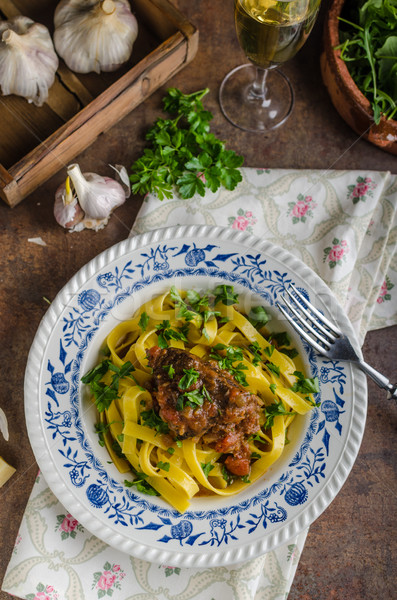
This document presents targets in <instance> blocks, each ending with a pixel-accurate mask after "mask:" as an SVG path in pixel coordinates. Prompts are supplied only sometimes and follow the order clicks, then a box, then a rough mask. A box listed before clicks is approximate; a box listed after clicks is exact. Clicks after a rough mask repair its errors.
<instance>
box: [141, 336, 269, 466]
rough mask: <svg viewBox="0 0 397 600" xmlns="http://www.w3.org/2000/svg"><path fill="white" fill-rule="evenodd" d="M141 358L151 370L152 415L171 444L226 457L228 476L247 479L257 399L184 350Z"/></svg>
mask: <svg viewBox="0 0 397 600" xmlns="http://www.w3.org/2000/svg"><path fill="white" fill-rule="evenodd" d="M147 357H148V362H149V366H150V367H151V368H152V370H153V380H152V396H153V401H154V410H155V411H156V412H157V413H158V414H159V416H160V417H161V418H162V419H163V421H165V422H166V423H167V424H168V427H169V430H170V434H171V435H172V436H173V437H174V438H175V439H186V438H192V439H194V440H196V441H199V440H201V441H203V442H204V443H205V444H207V445H208V446H210V447H212V448H214V450H215V451H216V452H220V453H222V454H226V455H227V456H226V459H225V466H226V468H227V470H228V471H229V472H230V473H232V474H233V475H237V476H241V477H242V476H246V475H248V474H249V472H250V459H251V451H250V448H249V444H248V438H249V436H250V435H252V434H255V433H256V432H257V431H258V430H259V429H260V424H259V415H260V409H261V406H262V404H263V403H262V400H261V399H260V398H259V397H258V396H256V395H255V394H252V393H250V392H249V391H248V390H247V389H245V388H244V387H243V386H241V385H240V384H239V383H237V381H236V380H235V379H234V377H233V376H232V375H231V374H230V373H229V372H228V371H226V370H224V369H220V368H219V367H218V364H217V363H216V362H215V361H212V360H204V359H201V358H199V357H198V356H196V355H194V354H192V353H191V352H189V351H187V350H182V349H179V348H159V347H158V346H154V347H153V348H151V349H150V350H148V351H147Z"/></svg>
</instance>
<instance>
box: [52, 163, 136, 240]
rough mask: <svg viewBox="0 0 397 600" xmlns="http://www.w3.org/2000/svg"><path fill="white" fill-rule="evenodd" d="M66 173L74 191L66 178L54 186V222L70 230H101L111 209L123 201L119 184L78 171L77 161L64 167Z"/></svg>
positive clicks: (113, 180)
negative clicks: (55, 189) (58, 185)
mask: <svg viewBox="0 0 397 600" xmlns="http://www.w3.org/2000/svg"><path fill="white" fill-rule="evenodd" d="M67 174H68V178H70V181H71V182H72V184H73V189H74V192H72V191H71V189H70V187H69V185H68V179H67V180H66V184H63V185H61V186H60V187H59V188H58V189H57V191H56V194H55V204H54V216H55V219H56V221H57V222H58V223H59V224H60V225H62V227H65V228H66V229H69V230H70V231H82V230H83V229H94V230H95V231H99V230H100V229H103V227H105V225H107V223H108V221H109V218H110V216H111V214H112V212H113V211H114V209H115V208H117V207H118V206H121V204H123V203H124V202H125V200H126V196H127V194H126V192H125V191H124V189H123V186H122V185H121V184H120V183H118V181H116V180H115V179H112V178H111V177H103V176H101V175H97V174H96V173H82V172H81V169H80V167H79V165H78V164H77V163H75V164H72V165H69V166H68V168H67Z"/></svg>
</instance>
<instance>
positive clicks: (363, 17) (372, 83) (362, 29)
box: [337, 0, 397, 124]
mask: <svg viewBox="0 0 397 600" xmlns="http://www.w3.org/2000/svg"><path fill="white" fill-rule="evenodd" d="M349 10H350V14H349V12H348V11H349ZM343 14H344V15H347V16H350V17H351V18H350V20H348V19H345V18H344V17H339V19H340V21H341V22H343V23H344V24H345V25H347V26H348V27H347V28H346V27H343V25H341V28H340V32H339V33H340V39H341V41H342V43H341V44H340V45H339V46H338V47H337V48H339V49H340V50H341V55H340V56H341V58H342V60H344V61H345V62H346V66H347V68H348V69H349V72H350V75H351V76H352V78H353V80H354V81H355V83H356V85H357V87H358V88H359V89H360V90H361V91H362V93H363V94H364V95H365V96H366V97H367V98H368V100H369V101H370V103H371V107H372V110H373V113H374V121H375V123H376V124H378V123H379V121H380V118H381V116H382V114H383V115H384V116H386V117H387V118H388V119H391V118H393V116H394V115H395V114H396V112H397V33H396V32H397V5H396V2H395V1H394V0H367V2H365V3H364V4H363V5H362V6H361V7H360V3H358V4H357V2H348V3H346V9H345V12H344V13H343Z"/></svg>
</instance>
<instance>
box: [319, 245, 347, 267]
mask: <svg viewBox="0 0 397 600" xmlns="http://www.w3.org/2000/svg"><path fill="white" fill-rule="evenodd" d="M348 253H349V246H348V245H347V242H346V240H339V239H338V238H334V239H333V240H332V246H328V247H327V248H324V258H323V262H328V266H329V268H330V269H334V268H335V267H336V266H337V265H339V266H341V265H342V264H343V261H346V259H347V254H348Z"/></svg>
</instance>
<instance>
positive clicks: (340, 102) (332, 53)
mask: <svg viewBox="0 0 397 600" xmlns="http://www.w3.org/2000/svg"><path fill="white" fill-rule="evenodd" d="M343 4H344V0H333V1H332V2H331V4H330V8H329V12H328V15H327V17H326V20H325V25H324V49H323V52H322V54H321V57H320V64H321V73H322V78H323V81H324V84H325V86H326V87H327V89H328V93H329V95H330V97H331V101H332V103H333V105H334V107H335V108H336V110H337V111H338V113H339V114H340V116H341V117H342V119H344V121H346V123H348V125H350V127H351V128H352V129H353V130H354V131H355V132H356V133H358V134H359V135H360V136H362V137H364V138H365V139H366V140H368V141H369V142H371V143H372V144H375V145H376V146H378V147H379V148H382V149H383V150H386V152H390V153H391V154H396V155H397V121H395V120H393V119H385V118H384V117H382V118H381V120H380V122H379V124H378V125H375V123H374V119H373V112H372V109H371V105H370V102H369V100H367V98H366V97H365V96H364V94H363V93H362V92H361V91H360V90H359V89H358V87H357V86H356V84H355V83H354V81H353V79H352V78H351V76H350V73H349V71H348V68H347V66H346V63H345V62H344V61H343V60H342V59H341V58H340V50H335V47H336V46H338V45H339V19H338V17H339V16H340V14H341V11H342V8H343Z"/></svg>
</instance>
